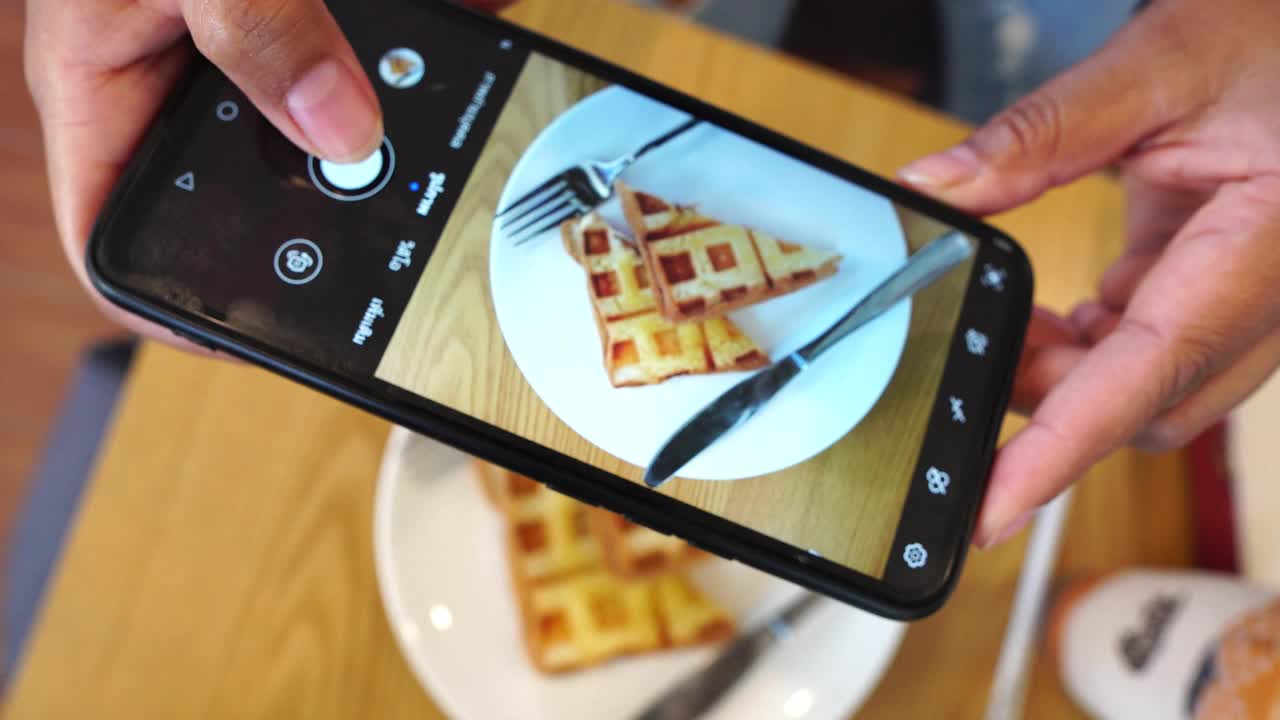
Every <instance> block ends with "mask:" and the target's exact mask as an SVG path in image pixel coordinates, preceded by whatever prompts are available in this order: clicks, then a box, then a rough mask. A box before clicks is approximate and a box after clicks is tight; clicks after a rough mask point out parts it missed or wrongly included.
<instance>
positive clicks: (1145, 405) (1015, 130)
mask: <svg viewBox="0 0 1280 720" xmlns="http://www.w3.org/2000/svg"><path fill="white" fill-rule="evenodd" d="M1277 35H1280V4H1277V3H1275V2H1273V1H1272V0H1221V1H1220V2H1214V3H1205V2H1201V1H1200V0H1157V2H1155V3H1154V4H1153V5H1152V6H1151V7H1149V8H1148V9H1147V10H1145V11H1143V12H1142V13H1141V14H1140V15H1139V16H1138V17H1137V18H1135V19H1134V21H1133V22H1132V23H1131V24H1130V25H1129V26H1128V27H1127V28H1125V29H1124V30H1122V31H1121V32H1120V33H1118V34H1117V35H1116V36H1115V37H1114V38H1113V39H1112V41H1111V42H1110V43H1108V44H1107V46H1106V47H1105V48H1103V49H1102V50H1101V51H1099V52H1098V53H1097V54H1096V55H1094V56H1093V57H1092V58H1090V59H1088V60H1086V61H1085V62H1084V63H1082V64H1081V65H1079V66H1078V67H1076V68H1074V69H1072V70H1070V71H1068V72H1067V73H1065V74H1063V75H1061V76H1059V77H1058V78H1056V79H1054V80H1052V81H1051V82H1049V83H1048V84H1047V85H1045V86H1044V87H1043V88H1041V89H1039V90H1037V91H1036V92H1035V93H1033V94H1032V95H1030V96H1028V97H1026V98H1025V99H1023V100H1022V101H1020V102H1018V103H1017V104H1016V105H1014V106H1013V107H1011V108H1010V109H1008V110H1006V111H1005V112H1003V113H1002V114H1001V115H999V116H998V117H996V118H995V119H994V120H992V122H991V123H989V124H988V125H987V126H985V127H983V128H981V129H980V130H978V131H977V132H976V133H974V135H973V136H972V137H970V138H969V139H968V140H967V141H966V142H965V143H964V144H962V145H960V146H958V147H955V148H952V149H950V150H948V151H945V152H942V153H939V154H937V155H933V156H930V157H927V158H925V159H923V160H920V161H917V162H916V163H913V164H912V165H910V166H908V167H907V168H905V169H904V170H903V171H902V177H903V179H904V180H905V181H906V182H908V183H909V184H911V185H914V186H915V187H917V188H919V189H921V190H923V191H925V192H928V193H930V194H932V195H935V196H937V197H938V198H941V199H942V200H944V201H947V202H950V203H952V204H955V205H958V206H960V207H962V208H964V209H967V210H969V211H971V212H974V213H982V214H985V213H993V212H998V211H1001V210H1005V209H1007V208H1011V207H1013V206H1015V205H1018V204H1021V203H1024V202H1027V201H1029V200H1031V199H1033V198H1035V197H1036V196H1037V195H1039V194H1040V193H1042V192H1044V191H1045V190H1047V189H1049V188H1051V187H1053V186H1055V185H1059V184H1062V183H1066V182H1070V181H1072V180H1074V179H1076V178H1078V177H1080V176H1082V175H1085V174H1087V173H1090V172H1092V171H1094V170H1097V169H1099V168H1102V167H1105V166H1108V165H1112V164H1118V165H1119V167H1120V168H1121V169H1122V170H1123V172H1124V176H1125V184H1126V188H1127V190H1128V201H1129V206H1128V221H1127V228H1126V229H1127V233H1128V246H1127V252H1126V253H1125V255H1124V256H1123V257H1122V258H1121V259H1120V260H1118V261H1117V262H1116V263H1115V264H1114V265H1112V266H1111V268H1110V269H1109V270H1107V272H1106V274H1105V275H1104V276H1103V278H1102V282H1101V286H1100V289H1099V293H1098V297H1097V299H1096V300H1092V301H1089V302H1085V303H1083V304H1081V305H1080V306H1078V307H1077V308H1076V309H1075V310H1074V311H1073V312H1072V313H1071V314H1070V316H1069V317H1067V318H1059V317H1056V316H1054V315H1053V314H1052V313H1050V312H1048V311H1046V310H1037V312H1036V315H1035V318H1034V320H1033V322H1032V326H1031V329H1030V335H1029V338H1028V344H1027V350H1026V353H1025V354H1024V356H1023V359H1022V363H1021V366H1020V368H1019V374H1018V379H1017V391H1016V392H1015V402H1017V403H1020V404H1021V405H1022V406H1023V407H1024V408H1026V409H1028V410H1034V413H1033V414H1032V416H1031V421H1030V423H1029V425H1028V426H1027V427H1026V429H1024V430H1023V431H1022V432H1020V433H1019V434H1018V435H1017V436H1016V437H1014V438H1013V439H1012V440H1011V441H1010V442H1009V443H1008V445H1006V446H1005V447H1004V448H1003V449H1002V450H1001V451H1000V453H999V456H998V457H997V460H996V463H995V467H994V469H993V471H992V477H991V483H990V489H989V490H988V492H987V497H986V500H985V503H984V506H983V510H982V516H981V518H980V519H979V527H978V531H977V535H976V537H975V542H977V543H978V544H979V545H981V546H988V545H992V544H995V543H998V542H1001V541H1003V540H1004V539H1007V538H1008V537H1009V536H1011V535H1012V534H1013V533H1015V532H1016V531H1018V530H1019V529H1020V528H1021V527H1022V526H1023V525H1025V524H1026V522H1027V521H1028V520H1029V519H1030V517H1031V511H1032V509H1034V508H1035V507H1037V506H1038V505H1040V504H1042V503H1044V502H1046V501H1048V500H1049V499H1051V498H1052V497H1053V496H1054V495H1056V494H1057V493H1059V492H1061V491H1062V490H1063V489H1065V488H1066V487H1067V486H1068V485H1070V484H1071V483H1072V482H1074V481H1075V480H1076V479H1077V478H1079V477H1080V476H1081V475H1082V474H1084V472H1085V471H1086V470H1088V469H1089V467H1090V466H1091V465H1093V464H1094V463H1095V462H1097V461H1098V460H1100V459H1101V458H1102V457H1103V456H1105V455H1106V454H1108V453H1110V452H1111V451H1113V450H1115V449H1117V448H1119V447H1121V446H1123V445H1125V444H1126V443H1132V444H1134V445H1136V446H1138V447H1140V448H1146V449H1153V450H1164V449H1168V448H1173V447H1177V446H1179V445H1182V444H1184V443H1186V442H1188V441H1189V440H1190V439H1191V438H1193V437H1195V436H1196V435H1197V434H1199V433H1200V432H1201V431H1202V430H1204V429H1205V428H1206V427H1208V426H1209V425H1211V424H1212V423H1214V422H1215V421H1216V420H1217V419H1218V418H1220V417H1221V416H1222V415H1223V414H1225V413H1226V412H1227V411H1228V410H1230V409H1231V408H1232V407H1234V406H1235V405H1237V404H1238V403H1240V402H1241V401H1242V400H1243V399H1244V398H1246V397H1247V396H1248V395H1249V394H1250V393H1251V392H1252V391H1253V390H1254V389H1256V388H1257V387H1258V386H1259V385H1260V384H1261V383H1262V382H1263V381H1264V380H1265V379H1266V378H1267V377H1268V376H1269V375H1270V374H1271V373H1272V372H1274V371H1275V370H1276V368H1277V366H1278V365H1280V108H1278V107H1277V106H1276V104H1275V99H1276V98H1277V97H1280V50H1277V46H1276V42H1275V38H1276V37H1277Z"/></svg>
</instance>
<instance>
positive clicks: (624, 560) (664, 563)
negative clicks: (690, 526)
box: [588, 508, 705, 578]
mask: <svg viewBox="0 0 1280 720" xmlns="http://www.w3.org/2000/svg"><path fill="white" fill-rule="evenodd" d="M588 516H589V521H590V524H591V534H592V535H593V536H594V537H595V538H596V541H597V542H599V544H600V548H601V550H602V552H603V558H604V564H605V566H607V567H608V568H609V570H610V571H611V572H613V573H614V574H615V575H618V576H621V577H637V578H638V577H653V576H656V575H662V574H664V573H669V572H671V571H673V570H678V569H680V568H682V567H684V566H686V565H688V564H689V563H690V562H691V561H693V560H698V559H700V558H702V557H705V553H703V552H702V551H701V550H699V549H697V548H695V547H693V546H692V545H690V544H689V543H687V542H685V541H683V540H681V539H680V538H678V537H675V536H673V535H665V534H663V533H660V532H658V531H657V530H652V529H650V528H647V527H645V526H643V525H637V524H635V523H633V522H631V521H630V520H628V519H627V518H625V517H623V516H621V515H618V514H617V513H611V512H609V511H608V510H602V509H600V508H592V509H591V512H590V513H589V514H588Z"/></svg>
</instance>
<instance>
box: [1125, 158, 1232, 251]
mask: <svg viewBox="0 0 1280 720" xmlns="http://www.w3.org/2000/svg"><path fill="white" fill-rule="evenodd" d="M1128 168H1129V166H1128V165H1126V172H1125V174H1124V196H1125V236H1126V238H1127V250H1128V252H1130V253H1133V254H1153V253H1157V252H1159V251H1160V250H1163V249H1164V247H1165V245H1168V244H1169V241H1170V240H1171V239H1172V238H1173V236H1174V235H1176V234H1177V233H1178V231H1179V230H1181V229H1182V227H1183V226H1184V225H1186V224H1187V221H1188V220H1190V219H1191V216H1192V215H1195V214H1196V211H1198V210H1199V209H1200V208H1202V207H1204V205H1205V203H1207V202H1209V199H1210V198H1212V197H1213V192H1214V190H1216V189H1217V185H1216V184H1215V185H1214V186H1213V188H1211V189H1188V188H1177V187H1170V186H1168V185H1163V184H1157V183H1154V182H1151V181H1149V180H1147V179H1145V178H1143V177H1141V176H1140V175H1138V174H1136V173H1134V172H1130V171H1128Z"/></svg>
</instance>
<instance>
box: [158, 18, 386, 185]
mask: <svg viewBox="0 0 1280 720" xmlns="http://www.w3.org/2000/svg"><path fill="white" fill-rule="evenodd" d="M181 1H182V13H183V16H184V17H185V19H186V22H187V26H188V27H189V28H190V30H191V37H192V39H193V40H194V41H195V44H196V47H197V48H198V49H199V50H200V52H202V53H204V55H205V56H206V57H208V58H209V59H210V60H211V61H213V63H214V64H215V65H217V66H218V67H219V68H220V69H221V70H222V71H223V72H224V73H226V74H227V76H228V77H229V78H231V80H232V82H234V83H235V84H236V85H237V86H239V87H240V89H241V90H242V91H243V92H244V93H245V95H247V96H248V97H249V99H250V101H252V102H253V104H254V105H255V106H257V108H258V109H259V110H261V111H262V113H263V114H264V115H265V116H266V117H267V119H268V120H270V121H271V122H272V124H274V125H275V126H276V127H278V128H279V129H280V131H281V132H283V133H284V134H285V135H286V136H288V137H289V139H290V140H292V141H293V142H294V143H296V144H297V145H298V146H300V147H302V148H304V149H306V150H308V151H310V152H312V153H315V154H316V155H319V156H321V157H324V158H326V159H329V160H333V161H337V162H344V161H347V162H349V161H356V160H361V159H363V158H365V157H367V156H368V155H369V154H370V153H372V152H373V151H374V150H375V149H376V148H377V146H378V143H380V142H381V141H382V112H381V110H380V109H379V106H378V99H377V96H376V95H375V94H374V91H373V87H372V86H371V85H370V84H369V80H368V78H367V77H366V76H365V74H364V71H363V70H362V69H361V67H360V63H359V61H358V60H356V57H355V53H354V52H353V51H352V49H351V46H350V45H349V44H348V43H347V41H346V38H344V37H343V35H342V31H341V30H340V29H339V28H338V24H337V22H335V21H334V19H333V16H332V15H330V14H329V11H328V9H327V8H326V7H325V4H324V2H323V0H269V1H268V2H263V1H262V0H181Z"/></svg>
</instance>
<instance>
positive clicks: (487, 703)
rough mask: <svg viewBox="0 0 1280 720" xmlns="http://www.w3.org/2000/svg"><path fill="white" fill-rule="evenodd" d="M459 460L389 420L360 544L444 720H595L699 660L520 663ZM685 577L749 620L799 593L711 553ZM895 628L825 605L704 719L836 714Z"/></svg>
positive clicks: (486, 518) (495, 545)
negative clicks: (587, 666) (557, 673)
mask: <svg viewBox="0 0 1280 720" xmlns="http://www.w3.org/2000/svg"><path fill="white" fill-rule="evenodd" d="M472 473H473V471H472V469H471V461H470V459H469V458H468V457H467V456H465V455H463V454H461V453H459V452H457V451H455V450H452V449H450V448H448V447H445V446H443V445H441V444H439V443H436V442H434V441H432V440H428V439H426V438H422V437H420V436H416V435H413V434H411V433H409V432H408V431H406V430H403V429H400V428H397V429H396V430H395V431H394V432H393V433H392V434H391V437H390V439H389V440H388V443H387V449H386V454H385V456H384V459H383V464H382V470H381V473H380V476H379V478H378V488H377V497H376V500H375V509H374V512H375V517H374V550H375V553H376V557H375V561H376V567H377V573H378V584H379V588H380V590H381V593H382V599H383V604H384V606H385V608H386V612H387V616H388V619H389V621H390V625H391V629H392V631H393V632H394V634H395V636H396V639H397V641H398V642H399V644H400V648H401V650H402V651H403V653H404V656H405V658H406V660H407V661H408V662H409V665H410V667H411V668H412V669H413V672H414V674H415V675H416V676H417V677H418V679H419V681H420V682H421V683H422V685H423V687H424V688H425V689H426V691H427V692H428V693H429V694H430V695H431V696H432V697H433V698H434V699H435V700H436V702H437V703H439V705H440V706H441V709H442V710H444V711H445V713H446V714H447V715H448V716H449V717H452V718H458V720H497V719H501V718H511V719H512V720H517V719H518V720H576V719H578V718H583V719H584V720H601V719H602V718H603V719H609V718H625V717H629V716H631V715H633V714H635V713H636V712H637V711H638V710H640V709H641V708H643V707H645V706H646V705H647V704H648V703H649V702H651V701H652V700H653V699H654V698H656V697H658V696H659V695H660V694H661V693H662V692H663V690H664V689H665V688H667V687H670V686H671V685H672V684H674V683H675V682H676V681H678V680H679V679H680V678H682V677H684V676H686V675H687V674H688V673H691V672H695V671H696V670H697V669H698V668H699V667H700V666H702V665H703V664H705V663H706V662H708V661H709V660H710V658H711V657H712V654H713V652H714V651H713V650H712V649H706V648H704V649H698V650H689V651H680V652H671V653H663V654H659V655H654V656H649V657H640V658H632V659H625V660H620V661H616V662H613V663H609V664H607V665H605V666H602V667H600V668H596V669H592V670H587V671H584V672H580V673H575V674H570V675H566V676H562V677H549V676H546V675H542V674H540V673H538V672H537V671H535V670H534V669H533V667H532V666H531V665H530V664H529V661H528V659H527V658H526V655H525V652H524V647H523V644H522V643H523V639H522V636H521V633H520V629H519V624H518V622H519V621H518V618H517V614H516V608H515V604H514V601H513V598H512V594H511V589H510V588H509V586H508V582H509V581H508V578H507V572H506V565H505V558H504V557H503V553H504V552H505V549H504V547H503V544H502V541H501V531H500V526H499V521H498V518H497V516H496V515H495V513H494V510H493V509H492V508H491V507H490V506H489V504H488V502H487V501H486V500H485V499H484V497H483V496H482V494H481V493H480V490H479V488H478V486H477V483H476V481H475V478H474V476H473V474H472ZM694 577H695V580H696V581H697V582H698V583H699V585H700V586H701V587H703V588H704V589H705V590H706V591H707V592H709V593H711V594H712V595H714V596H715V597H716V599H717V600H719V601H720V602H722V603H724V604H725V606H726V607H728V608H730V609H731V610H732V611H733V612H734V614H735V616H736V617H737V618H738V621H739V623H740V625H742V626H744V627H751V626H753V625H754V624H757V623H759V622H760V621H761V620H762V619H763V618H765V617H767V616H768V615H770V614H771V613H772V612H774V611H776V609H778V608H779V607H781V606H782V605H785V604H786V602H787V601H788V600H789V599H791V598H792V597H794V596H795V595H796V593H798V592H800V591H799V589H798V588H796V587H795V586H792V585H790V584H788V583H785V582H783V581H781V580H777V579H775V578H772V577H770V576H767V575H764V574H762V573H759V572H756V571H755V570H752V569H750V568H747V567H744V566H742V565H738V564H736V563H730V562H728V561H722V560H712V561H708V562H707V563H705V564H704V565H703V566H702V567H700V568H698V569H697V571H696V573H695V576H694ZM903 630H904V626H903V625H901V624H899V623H895V622H892V621H889V620H884V619H882V618H879V617H875V616H873V615H870V614H867V613H864V612H862V611H859V610H855V609H853V608H849V607H846V606H844V605H841V604H839V603H837V602H835V601H825V602H824V604H823V606H822V607H821V608H819V609H818V610H816V611H815V613H814V615H812V616H811V617H809V618H808V619H807V620H806V621H805V622H804V623H803V624H802V625H801V626H800V627H799V628H797V631H796V634H795V635H794V636H792V638H791V639H790V640H789V641H787V642H786V643H785V644H784V645H782V646H780V647H779V648H778V649H776V650H775V651H773V652H772V653H770V654H769V655H767V656H766V657H765V658H763V659H762V660H761V661H760V662H759V663H758V664H757V666H756V667H755V668H754V669H753V670H751V671H750V673H749V674H748V675H747V676H745V677H744V678H743V680H742V681H741V682H740V683H739V684H738V686H737V687H736V688H735V689H734V690H733V692H732V693H730V694H729V695H728V696H726V698H725V699H724V701H722V702H721V703H720V704H719V705H717V706H716V707H715V708H714V709H713V711H712V713H711V714H710V715H709V716H708V717H709V718H713V719H729V718H734V719H736V720H743V719H744V718H745V719H751V718H791V719H798V718H804V719H805V720H810V719H815V720H816V719H822V718H832V719H834V718H846V717H848V716H849V715H850V714H851V713H852V712H854V711H855V710H856V708H857V707H858V706H859V705H860V704H861V703H862V702H863V701H864V700H865V699H866V697H867V695H869V694H870V692H871V690H872V689H873V688H874V687H875V684H876V682H877V681H878V680H879V678H880V675H881V674H882V673H883V672H884V670H885V668H886V667H887V666H888V664H889V661H890V660H891V659H892V658H893V655H894V653H895V652H896V650H897V647H898V644H899V642H900V640H901V636H902V633H903Z"/></svg>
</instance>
